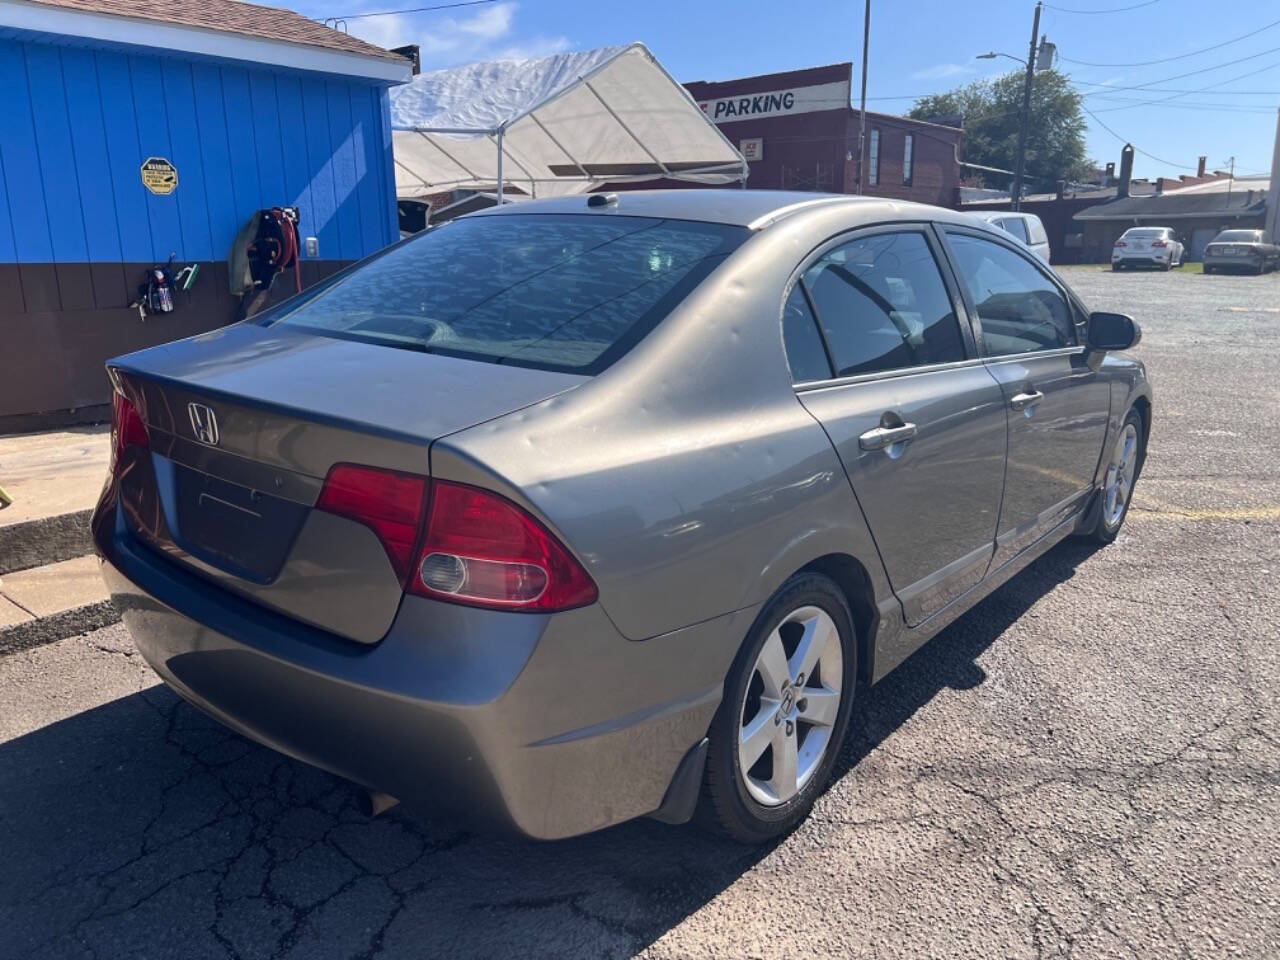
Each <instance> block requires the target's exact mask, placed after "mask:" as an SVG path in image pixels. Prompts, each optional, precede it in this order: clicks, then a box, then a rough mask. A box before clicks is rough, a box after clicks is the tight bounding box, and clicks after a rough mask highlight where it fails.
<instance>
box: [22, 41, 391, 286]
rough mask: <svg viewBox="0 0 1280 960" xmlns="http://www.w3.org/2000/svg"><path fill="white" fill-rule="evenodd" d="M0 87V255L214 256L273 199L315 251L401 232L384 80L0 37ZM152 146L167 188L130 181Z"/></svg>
mask: <svg viewBox="0 0 1280 960" xmlns="http://www.w3.org/2000/svg"><path fill="white" fill-rule="evenodd" d="M0 90H3V91H4V96H3V97H0V263H15V262H17V263H82V262H86V261H88V262H101V263H110V262H126V263H127V262H142V261H163V260H165V259H167V258H168V256H169V254H170V253H171V252H172V253H174V254H176V256H177V259H178V261H179V262H182V261H188V260H220V259H223V258H225V257H226V256H227V253H228V251H229V250H230V247H231V244H232V241H233V240H234V238H235V235H236V233H237V232H238V230H239V229H240V227H241V226H242V225H243V223H244V222H245V221H246V220H247V219H248V218H249V217H250V216H251V215H252V213H253V212H254V211H255V210H257V209H259V208H260V207H264V206H272V205H276V204H284V205H296V206H298V207H299V208H300V211H301V216H302V229H301V233H302V235H303V236H316V237H318V238H319V240H320V259H325V260H337V259H343V260H346V259H356V258H359V257H363V256H366V255H368V254H370V253H372V252H374V251H375V250H377V249H379V248H380V247H382V246H385V245H386V244H387V243H390V242H392V241H393V240H394V239H396V237H397V235H398V233H397V224H396V213H395V196H394V179H393V178H391V176H390V169H391V166H390V165H391V134H390V127H389V123H388V109H387V107H388V101H387V93H386V90H385V89H384V88H382V87H378V86H374V85H369V84H366V83H362V82H358V81H351V80H347V79H346V78H341V77H320V76H312V75H303V74H297V73H286V72H275V71H271V70H268V69H258V68H245V67H240V66H237V65H232V64H227V65H219V64H216V63H213V62H208V61H200V60H194V61H193V60H187V59H182V58H178V57H163V58H162V57H157V56H150V55H141V54H132V53H121V52H117V51H112V50H105V49H98V50H95V49H91V48H87V47H83V46H65V47H64V46H58V45H53V44H48V43H36V42H21V41H17V40H11V39H0ZM150 156H160V157H166V158H167V159H169V160H170V161H171V162H172V163H173V164H174V166H175V167H177V169H178V188H177V190H176V191H175V192H174V193H173V194H171V195H170V196H155V195H154V194H152V193H150V192H149V191H147V190H146V189H145V188H144V187H143V185H142V180H141V176H140V173H139V169H140V167H141V164H142V162H143V161H144V160H146V159H147V158H148V157H150Z"/></svg>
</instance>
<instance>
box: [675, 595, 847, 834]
mask: <svg viewBox="0 0 1280 960" xmlns="http://www.w3.org/2000/svg"><path fill="white" fill-rule="evenodd" d="M808 606H812V607H818V608H819V609H821V610H822V611H823V612H825V613H826V614H827V615H828V616H829V617H831V619H832V621H833V622H834V624H835V626H836V631H837V633H838V635H839V640H840V645H841V659H842V663H843V671H842V673H843V676H842V678H841V687H840V689H841V699H840V704H839V709H838V711H837V715H836V721H835V723H834V724H832V727H831V732H830V739H829V740H828V742H827V745H826V752H825V754H824V755H823V757H822V759H821V761H820V762H819V766H818V767H817V769H816V770H815V772H814V773H813V775H812V776H811V777H810V778H809V780H808V782H807V783H806V784H805V785H804V787H802V788H801V789H800V791H799V792H798V793H797V794H796V795H795V796H794V797H792V798H791V799H790V800H788V801H786V802H785V803H782V804H780V805H777V806H766V805H764V804H762V803H759V802H757V801H756V800H755V799H754V798H753V797H752V796H751V795H750V794H749V793H748V792H747V787H746V784H745V782H744V779H745V778H744V777H743V776H742V775H741V773H740V771H739V766H740V763H739V760H738V739H739V734H740V732H741V728H742V714H743V707H744V704H745V702H746V699H747V697H748V695H749V694H750V692H751V685H752V682H753V678H754V677H755V673H756V671H755V666H756V660H757V659H758V657H759V656H760V651H761V649H762V648H763V647H764V644H765V641H766V640H768V639H769V637H770V635H771V634H772V633H773V631H774V630H775V629H777V627H778V626H779V625H780V624H782V623H783V622H784V621H786V619H787V617H788V615H790V614H791V613H792V612H794V611H796V610H798V609H799V608H801V607H808ZM788 653H790V651H788ZM857 660H858V648H857V636H856V634H855V632H854V627H853V617H852V616H851V614H850V613H849V604H848V602H847V601H846V600H845V596H844V593H843V592H842V591H841V590H840V588H839V587H837V586H836V585H835V584H834V583H833V582H832V581H831V580H830V579H829V578H827V577H825V576H823V575H821V574H818V573H798V574H796V575H795V576H793V577H791V579H789V580H788V581H787V582H786V583H784V584H783V585H782V586H781V587H780V588H779V589H778V592H777V593H775V594H774V596H773V598H772V599H771V600H770V601H769V602H768V603H767V604H765V607H764V609H763V610H761V612H760V615H759V616H758V617H756V621H755V623H754V624H753V625H752V627H751V630H750V632H749V633H748V634H747V638H746V640H745V641H744V642H743V644H742V649H741V650H739V651H738V656H737V657H736V658H735V659H734V662H733V666H732V668H730V670H729V675H728V677H727V678H726V679H725V683H724V698H723V699H722V700H721V702H720V708H719V709H718V710H717V711H716V715H715V719H714V720H712V722H711V730H710V731H709V733H708V739H709V743H708V749H707V766H706V772H705V776H704V780H703V789H702V795H701V797H700V798H699V804H698V814H697V820H698V823H699V825H701V826H702V827H704V828H706V829H709V830H712V831H714V832H717V833H721V834H724V835H726V836H728V837H731V838H733V839H734V840H737V841H738V842H739V843H745V844H760V843H766V842H768V841H769V840H772V839H774V838H776V837H780V836H782V835H784V834H786V833H788V832H790V831H791V830H792V829H794V828H795V826H796V825H797V824H799V823H800V822H801V821H802V820H804V818H805V817H807V816H808V815H809V811H810V810H811V809H812V808H813V803H814V801H815V800H816V799H817V797H818V795H819V794H821V793H822V791H823V790H825V789H826V786H827V780H828V779H829V778H830V776H831V768H832V766H833V765H834V763H835V760H836V757H837V756H838V755H839V753H840V747H841V744H842V743H843V741H844V737H845V734H846V732H847V731H848V728H849V718H850V716H851V714H852V711H853V699H854V693H855V689H856V679H857V676H858V662H857ZM756 682H757V683H758V682H759V681H756ZM797 727H799V724H798V723H797Z"/></svg>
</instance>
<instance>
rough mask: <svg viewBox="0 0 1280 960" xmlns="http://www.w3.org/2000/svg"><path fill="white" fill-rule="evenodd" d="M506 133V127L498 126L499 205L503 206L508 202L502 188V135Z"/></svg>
mask: <svg viewBox="0 0 1280 960" xmlns="http://www.w3.org/2000/svg"><path fill="white" fill-rule="evenodd" d="M504 133H506V127H499V128H498V206H502V205H503V204H504V203H506V202H507V197H506V194H505V193H504V192H503V189H502V135H503V134H504Z"/></svg>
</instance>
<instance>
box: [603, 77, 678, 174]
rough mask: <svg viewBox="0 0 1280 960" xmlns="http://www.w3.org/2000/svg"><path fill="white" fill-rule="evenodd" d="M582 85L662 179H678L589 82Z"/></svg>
mask: <svg viewBox="0 0 1280 960" xmlns="http://www.w3.org/2000/svg"><path fill="white" fill-rule="evenodd" d="M582 85H583V86H584V87H586V88H587V89H588V90H590V91H591V94H592V96H594V97H595V98H596V99H597V100H599V101H600V106H602V107H604V108H605V109H606V110H608V111H609V116H611V117H613V119H614V120H615V121H616V122H617V124H618V126H620V127H621V128H622V129H623V130H625V131H626V132H627V136H629V137H630V138H631V139H632V140H634V141H635V142H636V145H637V146H638V147H639V148H640V149H641V150H643V151H644V152H645V153H647V154H648V155H649V159H650V160H652V161H653V162H654V163H656V164H657V165H658V169H659V170H661V171H662V175H663V176H664V177H666V178H667V179H668V180H674V179H678V178H676V177H672V176H671V171H670V170H668V169H667V165H666V164H665V163H663V162H662V161H661V160H659V159H658V155H657V154H656V153H654V152H653V151H652V150H650V149H649V148H648V146H646V145H645V142H644V141H643V140H641V139H640V138H639V137H637V136H636V135H635V134H634V133H633V132H632V131H631V128H630V127H628V126H627V125H626V123H625V122H624V121H623V119H622V118H621V117H620V116H618V115H617V114H616V113H615V112H614V110H613V107H611V106H609V103H608V101H607V100H605V98H604V97H602V96H600V92H599V91H598V90H596V88H595V87H593V86H592V85H591V81H590V80H583V81H582Z"/></svg>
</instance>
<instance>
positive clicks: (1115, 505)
mask: <svg viewBox="0 0 1280 960" xmlns="http://www.w3.org/2000/svg"><path fill="white" fill-rule="evenodd" d="M1137 469H1138V428H1137V427H1135V426H1134V425H1133V424H1132V423H1126V424H1125V425H1124V430H1122V431H1121V432H1120V436H1119V437H1118V438H1116V444H1115V447H1114V449H1113V450H1112V452H1111V462H1110V464H1109V465H1108V466H1107V477H1106V483H1105V484H1104V488H1103V489H1104V491H1105V496H1104V499H1103V504H1102V508H1103V516H1104V518H1105V519H1106V522H1107V526H1108V527H1114V526H1115V525H1116V524H1118V523H1119V522H1120V518H1121V517H1123V516H1124V511H1125V507H1127V506H1128V504H1129V495H1130V493H1132V492H1133V480H1134V476H1135V474H1136V473H1137Z"/></svg>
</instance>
